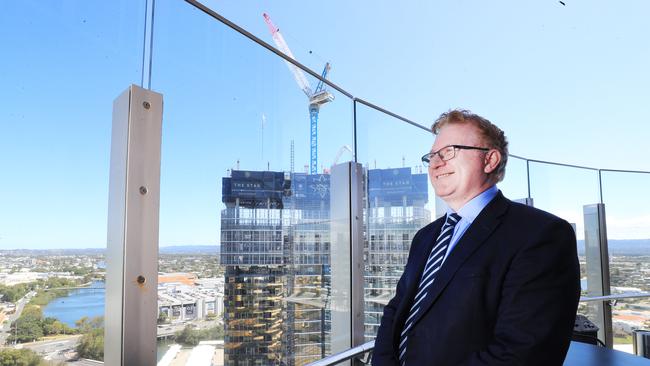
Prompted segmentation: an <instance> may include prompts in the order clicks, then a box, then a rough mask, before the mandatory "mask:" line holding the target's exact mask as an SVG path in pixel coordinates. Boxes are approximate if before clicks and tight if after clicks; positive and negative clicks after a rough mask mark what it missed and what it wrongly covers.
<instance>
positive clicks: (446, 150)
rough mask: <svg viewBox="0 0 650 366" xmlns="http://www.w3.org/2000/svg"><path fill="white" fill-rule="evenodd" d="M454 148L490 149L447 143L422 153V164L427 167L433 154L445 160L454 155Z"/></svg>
mask: <svg viewBox="0 0 650 366" xmlns="http://www.w3.org/2000/svg"><path fill="white" fill-rule="evenodd" d="M456 150H480V151H490V149H488V148H485V147H476V146H465V145H448V146H445V147H443V148H442V149H440V150H438V151H434V152H430V153H428V154H424V156H423V157H422V164H424V166H425V167H427V168H428V167H429V165H430V164H431V160H433V157H434V156H438V158H440V160H441V161H447V160H451V159H453V158H455V157H456Z"/></svg>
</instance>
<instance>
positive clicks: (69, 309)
mask: <svg viewBox="0 0 650 366" xmlns="http://www.w3.org/2000/svg"><path fill="white" fill-rule="evenodd" d="M89 287H91V288H87V289H78V290H73V291H70V293H69V294H68V296H65V297H59V298H56V299H54V300H52V301H50V303H49V304H47V306H45V308H43V316H45V317H48V316H51V317H53V318H57V319H59V320H60V321H61V322H63V323H66V324H68V325H69V326H70V327H75V322H76V321H77V320H79V319H81V318H83V317H84V316H87V317H88V318H94V317H96V316H104V300H105V297H106V290H105V287H104V282H103V281H95V282H93V283H92V284H91V285H90V286H89ZM171 344H173V342H172V341H168V340H161V341H158V344H157V348H158V361H160V359H161V358H162V356H163V355H164V354H165V352H166V351H167V349H168V348H169V345H171Z"/></svg>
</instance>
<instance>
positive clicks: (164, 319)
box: [158, 311, 169, 324]
mask: <svg viewBox="0 0 650 366" xmlns="http://www.w3.org/2000/svg"><path fill="white" fill-rule="evenodd" d="M168 320H169V315H167V312H166V311H161V312H160V313H159V314H158V324H165V323H167V321H168Z"/></svg>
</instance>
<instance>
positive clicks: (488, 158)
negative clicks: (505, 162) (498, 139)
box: [483, 149, 501, 174]
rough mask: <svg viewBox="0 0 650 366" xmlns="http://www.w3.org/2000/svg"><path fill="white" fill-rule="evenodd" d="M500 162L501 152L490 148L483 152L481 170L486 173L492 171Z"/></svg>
mask: <svg viewBox="0 0 650 366" xmlns="http://www.w3.org/2000/svg"><path fill="white" fill-rule="evenodd" d="M500 163H501V152H499V150H496V149H491V150H490V151H488V152H487V153H486V154H485V161H484V164H485V166H484V168H483V172H485V173H486V174H490V173H492V172H493V171H494V170H495V169H496V168H497V167H498V166H499V164H500Z"/></svg>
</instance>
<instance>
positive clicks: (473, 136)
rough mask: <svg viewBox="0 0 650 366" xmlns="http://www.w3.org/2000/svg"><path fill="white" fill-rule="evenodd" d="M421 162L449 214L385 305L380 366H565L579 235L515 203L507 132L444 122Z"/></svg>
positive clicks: (415, 249) (430, 231)
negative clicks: (507, 192)
mask: <svg viewBox="0 0 650 366" xmlns="http://www.w3.org/2000/svg"><path fill="white" fill-rule="evenodd" d="M432 130H433V133H434V134H435V135H437V136H436V139H435V143H434V144H433V147H432V149H431V152H430V153H429V154H426V155H425V156H424V157H423V158H422V160H423V162H425V164H426V165H427V166H428V168H429V178H430V180H431V184H432V185H433V188H434V190H435V192H436V195H437V196H438V197H440V198H441V199H442V200H444V201H445V203H446V204H447V205H448V210H447V214H446V215H445V216H443V217H441V218H440V219H438V220H436V221H435V222H433V223H431V224H429V225H427V226H425V227H424V228H422V229H421V230H420V231H419V232H418V233H417V234H416V235H415V237H414V238H413V242H412V244H411V249H410V252H409V258H408V262H407V264H406V267H405V268H404V273H403V274H402V277H401V278H400V280H399V282H398V284H397V290H396V294H395V297H393V299H392V300H391V301H390V302H389V303H388V305H386V307H385V308H384V315H383V317H382V319H381V326H380V327H379V331H378V333H377V339H376V340H375V349H374V352H373V360H372V364H373V365H375V366H380V365H382V366H383V365H409V366H416V365H435V366H445V365H525V366H531V365H533V366H534V365H545V366H547V365H562V363H563V361H564V357H565V356H566V352H567V350H568V347H569V343H570V338H571V332H572V329H573V323H574V320H575V314H576V310H577V306H578V299H579V295H580V281H579V277H580V270H579V265H578V258H577V253H576V239H575V233H574V232H573V228H572V227H571V226H570V225H569V223H567V222H566V221H564V220H562V219H560V218H558V217H555V216H553V215H551V214H549V213H547V212H544V211H541V210H538V209H535V208H532V207H528V206H525V205H521V204H518V203H514V202H511V201H509V200H508V199H507V198H505V197H504V196H503V195H502V194H501V192H500V191H499V190H498V189H497V188H496V183H497V182H499V181H501V180H502V179H503V177H504V174H505V165H506V161H507V157H508V143H507V141H506V138H505V135H504V133H503V131H501V130H500V129H499V128H498V127H496V126H495V125H493V124H492V123H491V122H490V121H488V120H487V119H485V118H483V117H480V116H478V115H475V114H472V113H470V112H469V111H464V110H454V111H450V112H448V113H444V114H443V115H441V116H440V118H439V119H438V120H437V121H436V122H435V123H434V125H433V127H432Z"/></svg>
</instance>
